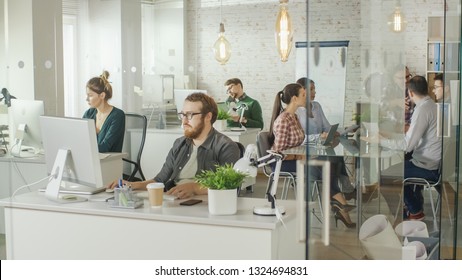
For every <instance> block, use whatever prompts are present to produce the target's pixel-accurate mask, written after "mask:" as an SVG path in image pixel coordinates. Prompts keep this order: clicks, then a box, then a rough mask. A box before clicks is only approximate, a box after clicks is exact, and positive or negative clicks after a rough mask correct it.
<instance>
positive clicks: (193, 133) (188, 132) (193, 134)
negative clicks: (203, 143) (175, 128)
mask: <svg viewBox="0 0 462 280" xmlns="http://www.w3.org/2000/svg"><path fill="white" fill-rule="evenodd" d="M204 127H205V121H204V118H203V117H202V118H201V122H200V123H199V124H198V125H197V127H196V128H192V127H191V126H189V127H188V128H187V129H185V130H184V136H185V137H186V138H190V139H196V138H197V137H198V136H199V135H200V134H201V133H202V131H204Z"/></svg>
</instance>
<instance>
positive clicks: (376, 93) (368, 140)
mask: <svg viewBox="0 0 462 280" xmlns="http://www.w3.org/2000/svg"><path fill="white" fill-rule="evenodd" d="M338 5H339V3H338V2H337V1H323V3H313V2H310V3H309V5H308V16H307V17H308V30H309V32H308V39H309V43H308V45H309V46H311V49H310V50H309V51H308V63H307V65H308V75H307V76H308V77H310V78H312V79H313V82H312V84H311V87H307V91H308V90H309V91H310V93H309V94H308V95H309V96H310V101H311V102H309V103H307V111H308V112H309V113H308V114H307V120H306V123H307V124H308V127H309V128H308V131H309V134H312V135H311V137H309V139H313V140H314V141H313V143H312V146H310V149H307V150H308V157H309V158H310V159H316V160H323V161H328V162H330V178H326V176H321V175H320V171H319V170H318V167H313V166H310V162H311V160H308V161H307V165H308V166H309V167H308V180H307V182H306V183H307V185H308V186H309V187H308V190H309V191H308V193H309V194H310V195H313V194H314V197H308V199H311V200H312V201H314V202H312V203H311V204H310V207H309V208H310V211H309V213H310V215H309V217H308V219H307V220H308V222H309V226H308V236H309V240H310V242H309V246H308V248H309V249H308V258H309V259H324V258H327V259H331V258H336V259H337V258H338V259H362V258H367V259H402V258H413V257H414V258H415V257H416V256H415V255H414V256H413V255H412V254H410V255H409V250H408V249H406V248H404V249H403V245H406V243H407V240H405V239H404V238H403V234H404V233H403V231H404V232H405V231H406V230H403V229H402V228H406V229H407V227H409V225H410V224H412V223H415V224H419V225H420V226H421V227H423V228H425V239H424V240H418V238H417V239H415V240H417V241H422V242H424V243H425V242H426V243H425V244H426V249H427V251H428V252H427V253H428V258H432V259H434V258H443V259H450V258H454V257H455V255H456V254H455V252H456V250H455V248H454V246H455V243H454V240H455V238H454V234H457V231H456V228H455V227H454V225H455V220H454V217H455V216H457V215H455V214H456V213H455V209H456V208H454V206H455V205H456V204H457V203H459V200H460V199H457V194H458V183H457V182H458V172H459V169H458V166H457V164H456V162H457V160H456V155H457V151H459V148H458V144H457V143H459V142H458V139H459V130H458V127H459V124H458V119H459V110H458V108H459V107H460V98H459V97H458V96H459V90H460V83H459V80H460V74H459V73H460V72H459V71H460V65H459V55H460V3H459V1H444V3H438V4H437V3H419V4H418V5H419V9H418V10H417V9H415V5H417V2H416V1H378V0H377V1H373V0H372V1H361V0H357V1H349V2H348V3H342V4H341V5H342V8H341V9H339V8H338ZM338 41H346V42H347V45H346V46H344V47H341V48H338V49H336V50H333V46H334V43H335V42H338ZM326 61H327V63H326ZM326 65H327V66H326ZM337 70H342V71H340V72H342V73H345V74H344V75H345V76H346V79H342V78H343V77H342V76H338V75H336V74H335V73H336V71H337ZM419 85H420V89H419ZM451 85H452V88H451ZM440 88H441V90H440ZM452 91H454V93H453V92H452ZM427 94H428V97H424V96H427ZM435 94H436V96H435ZM440 95H441V97H440ZM451 97H452V99H451ZM454 99H457V100H454ZM435 101H436V102H437V103H436V105H435V104H434V103H435ZM426 104H427V105H426ZM320 108H322V111H323V113H324V115H325V117H326V119H325V121H324V123H323V122H322V121H321V118H320V117H318V116H319V114H318V115H317V111H320ZM422 108H427V109H422ZM310 111H311V112H310ZM339 111H340V113H339ZM339 114H340V115H341V117H340V118H339V117H337V115H339ZM423 115H425V116H427V117H426V118H425V119H423V118H422V116H423ZM317 118H319V119H317ZM429 119H431V123H430V122H428V120H429ZM326 121H327V123H326ZM337 122H339V123H340V127H342V128H347V127H354V125H356V126H358V128H357V130H356V131H355V132H354V133H348V134H347V135H345V136H344V137H342V136H340V137H339V140H338V143H335V144H334V145H333V146H327V147H326V146H325V145H322V144H320V143H322V141H320V140H318V138H324V137H325V133H326V132H328V130H329V127H330V126H331V125H333V124H335V123H337ZM427 122H428V123H427ZM310 126H311V127H310ZM416 135H418V137H416ZM449 151H451V152H449ZM440 158H443V159H444V160H443V161H440V160H439V159H440ZM441 162H442V163H441ZM417 171H418V172H417ZM440 174H441V176H440ZM410 177H413V178H414V177H418V178H419V180H414V181H412V180H411V179H410ZM326 179H330V182H329V184H330V187H329V190H330V195H329V197H330V206H329V207H328V208H327V209H329V208H330V210H331V211H326V209H324V211H321V205H320V204H319V203H315V201H316V199H317V197H316V196H317V195H318V193H319V186H320V184H321V182H322V181H324V180H326ZM423 179H426V180H425V181H424V180H423ZM451 182H452V183H451ZM324 191H326V190H324ZM325 215H330V217H329V219H328V222H329V223H330V227H331V228H330V231H329V236H330V245H329V246H325V245H324V244H323V243H322V242H321V241H322V239H321V236H322V232H323V228H324V227H325V220H323V217H324V216H325ZM409 221H412V222H409ZM323 223H324V224H323ZM404 235H405V234H404ZM412 238H415V237H408V240H410V239H412ZM346 240H347V241H346ZM440 241H441V243H439V242H440ZM440 247H441V248H440Z"/></svg>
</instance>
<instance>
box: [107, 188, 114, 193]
mask: <svg viewBox="0 0 462 280" xmlns="http://www.w3.org/2000/svg"><path fill="white" fill-rule="evenodd" d="M106 192H107V193H113V192H114V189H106Z"/></svg>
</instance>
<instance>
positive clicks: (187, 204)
mask: <svg viewBox="0 0 462 280" xmlns="http://www.w3.org/2000/svg"><path fill="white" fill-rule="evenodd" d="M201 202H202V200H201V199H189V200H186V201H183V202H180V205H186V206H191V205H195V204H198V203H201Z"/></svg>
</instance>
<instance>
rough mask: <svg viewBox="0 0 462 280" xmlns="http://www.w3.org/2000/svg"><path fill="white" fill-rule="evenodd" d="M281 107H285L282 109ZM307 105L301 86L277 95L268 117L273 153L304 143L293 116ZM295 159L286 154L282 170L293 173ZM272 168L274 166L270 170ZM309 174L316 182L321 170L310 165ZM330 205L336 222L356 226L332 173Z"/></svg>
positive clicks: (287, 87) (287, 88) (334, 167)
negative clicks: (270, 115)
mask: <svg viewBox="0 0 462 280" xmlns="http://www.w3.org/2000/svg"><path fill="white" fill-rule="evenodd" d="M283 104H286V105H285V106H284V105H283ZM305 106H306V91H305V88H304V87H303V86H302V85H300V84H288V85H286V86H285V87H284V89H283V90H282V91H280V92H278V93H277V95H276V99H275V101H274V106H273V115H272V117H271V127H270V138H269V141H270V144H271V145H272V148H271V149H272V150H274V151H277V152H281V151H284V150H286V149H289V148H292V147H296V146H300V145H302V144H303V142H304V140H305V132H304V130H303V128H302V126H301V124H300V121H299V118H298V116H297V114H296V113H295V112H296V111H297V108H299V107H305ZM297 159H298V158H297V156H295V155H289V156H287V157H285V158H284V161H283V162H282V166H281V171H285V172H296V160H297ZM332 165H333V170H336V169H338V168H337V167H336V163H335V162H334V163H332ZM273 168H274V167H273ZM309 172H310V174H311V175H312V176H313V178H315V179H321V178H322V170H321V168H320V167H315V166H310V167H309ZM330 179H331V186H330V192H331V204H332V211H333V212H334V213H335V221H336V223H337V221H338V220H340V221H342V222H343V223H344V224H345V226H347V227H348V228H353V227H355V226H356V224H355V223H353V222H352V221H351V219H350V216H349V214H348V210H347V203H346V200H345V197H344V196H343V193H342V192H341V191H340V187H339V184H338V173H337V172H331V177H330Z"/></svg>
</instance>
